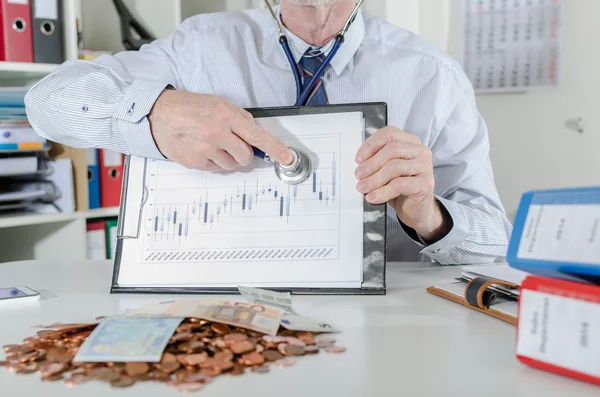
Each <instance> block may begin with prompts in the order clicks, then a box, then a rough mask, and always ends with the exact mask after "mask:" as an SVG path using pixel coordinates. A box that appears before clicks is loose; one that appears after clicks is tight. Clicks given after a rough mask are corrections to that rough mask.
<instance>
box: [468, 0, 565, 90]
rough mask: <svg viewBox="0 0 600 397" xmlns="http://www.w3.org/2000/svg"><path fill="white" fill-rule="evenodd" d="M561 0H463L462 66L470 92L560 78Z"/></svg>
mask: <svg viewBox="0 0 600 397" xmlns="http://www.w3.org/2000/svg"><path fill="white" fill-rule="evenodd" d="M563 7H564V4H563V0H463V16H464V27H463V28H464V29H463V40H462V41H463V42H462V48H463V55H462V57H463V58H462V66H463V69H464V70H465V72H466V73H467V75H468V77H469V79H470V80H471V82H472V84H473V86H474V88H475V91H476V92H503V91H523V90H527V89H530V88H534V87H544V86H558V85H559V84H560V61H561V59H560V58H561V45H562V44H561V42H562V35H563V33H562V30H563Z"/></svg>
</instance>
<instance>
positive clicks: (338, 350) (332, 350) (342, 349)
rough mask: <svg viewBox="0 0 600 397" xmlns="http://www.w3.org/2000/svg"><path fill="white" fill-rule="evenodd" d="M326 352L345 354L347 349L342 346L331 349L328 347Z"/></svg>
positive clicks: (331, 347)
mask: <svg viewBox="0 0 600 397" xmlns="http://www.w3.org/2000/svg"><path fill="white" fill-rule="evenodd" d="M325 351H326V352H327V353H343V352H345V351H346V348H345V347H342V346H330V347H326V348H325Z"/></svg>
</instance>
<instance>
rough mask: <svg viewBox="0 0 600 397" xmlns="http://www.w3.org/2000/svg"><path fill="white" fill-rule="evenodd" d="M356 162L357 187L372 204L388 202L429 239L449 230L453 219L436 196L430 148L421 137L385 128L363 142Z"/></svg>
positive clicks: (419, 233)
mask: <svg viewBox="0 0 600 397" xmlns="http://www.w3.org/2000/svg"><path fill="white" fill-rule="evenodd" d="M356 162H357V163H358V164H359V165H358V167H357V168H356V172H355V175H356V178H358V179H359V182H358V184H357V189H358V191H359V192H361V193H363V194H366V195H367V201H368V202H369V203H371V204H383V203H385V202H388V203H389V204H390V205H391V206H392V207H393V208H394V209H395V210H396V214H397V215H398V218H400V220H401V221H402V222H403V223H404V224H405V225H406V226H408V227H410V228H412V229H414V230H415V231H416V232H417V233H418V235H419V236H421V238H422V239H424V240H425V241H427V242H434V241H437V240H439V239H441V238H442V237H443V236H445V235H446V234H447V233H448V231H449V227H450V223H451V220H450V219H449V218H448V216H446V215H444V214H443V213H442V210H441V209H440V207H439V205H438V202H437V200H436V199H435V196H434V186H435V180H434V177H433V164H432V160H431V151H430V150H429V148H427V147H425V146H423V144H422V143H421V141H420V140H419V138H417V137H416V136H415V135H412V134H409V133H407V132H404V131H402V130H400V129H398V128H395V127H385V128H382V129H381V130H379V131H377V132H376V133H374V134H373V135H372V136H370V137H369V138H368V139H367V140H366V141H365V142H364V143H363V145H362V146H361V147H360V149H359V150H358V152H357V154H356Z"/></svg>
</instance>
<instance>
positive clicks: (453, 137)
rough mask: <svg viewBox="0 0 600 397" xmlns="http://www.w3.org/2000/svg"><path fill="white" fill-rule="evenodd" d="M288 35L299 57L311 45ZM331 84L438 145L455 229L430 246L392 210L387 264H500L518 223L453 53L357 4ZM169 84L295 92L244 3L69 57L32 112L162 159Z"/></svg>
mask: <svg viewBox="0 0 600 397" xmlns="http://www.w3.org/2000/svg"><path fill="white" fill-rule="evenodd" d="M277 12H278V13H279V10H278V9H277ZM285 33H286V34H287V36H288V39H289V41H290V46H291V48H292V51H293V54H294V57H295V59H296V62H298V61H299V60H300V57H301V56H302V54H304V52H305V51H306V50H307V49H308V48H309V44H307V43H306V42H304V41H303V40H302V39H300V38H299V37H297V36H296V35H294V34H293V33H292V32H290V31H286V32H285ZM332 44H333V43H329V44H327V45H326V46H324V47H323V51H324V52H325V53H328V51H329V50H330V49H331V46H332ZM323 83H324V85H325V88H326V91H327V96H328V98H329V102H330V103H331V104H340V103H356V102H379V101H382V102H386V103H387V104H388V123H389V124H390V125H393V126H396V127H398V128H400V129H402V130H404V131H407V132H409V133H412V134H415V135H417V136H418V137H419V138H420V139H421V141H422V142H423V144H424V145H426V146H427V147H429V148H430V149H431V150H432V152H433V166H434V176H435V194H436V197H437V198H438V199H439V201H440V203H441V204H442V205H443V207H444V208H445V209H446V210H447V212H448V213H449V215H450V216H451V218H452V228H451V231H450V232H449V233H448V234H447V235H446V236H445V237H444V238H442V239H441V240H439V241H437V242H435V243H433V244H430V245H426V244H424V243H423V241H422V240H421V239H420V238H419V236H417V235H416V234H415V233H414V231H413V230H411V229H409V228H407V227H405V226H404V225H403V224H401V223H400V222H399V221H398V218H397V217H396V215H395V214H394V212H393V210H392V209H390V211H389V214H388V215H389V222H388V240H387V246H388V252H387V257H388V260H390V261H433V262H437V263H439V264H444V265H448V264H468V263H490V262H499V261H503V260H504V256H505V253H506V248H507V242H508V240H509V237H510V233H511V230H512V226H511V224H510V222H509V221H508V219H507V217H506V215H505V212H504V209H503V207H502V204H501V202H500V199H499V196H498V193H497V190H496V187H495V183H494V176H493V171H492V166H491V162H490V157H489V141H488V132H487V128H486V125H485V123H484V121H483V120H482V118H481V116H480V115H479V113H478V110H477V107H476V103H475V97H474V92H473V89H472V86H471V84H470V82H469V80H468V79H467V77H466V75H465V73H464V72H463V71H462V70H461V68H460V66H459V65H458V64H457V62H456V61H454V60H453V59H451V58H450V57H449V56H447V55H446V54H444V53H443V52H441V51H439V50H438V49H436V48H434V47H433V46H432V45H431V44H429V43H428V42H426V41H425V40H424V39H422V38H421V37H419V36H417V35H415V34H413V33H411V32H409V31H407V30H404V29H402V28H399V27H397V26H394V25H391V24H389V23H386V22H385V21H383V20H381V19H378V18H375V17H373V16H371V15H369V14H367V13H366V12H364V11H361V12H359V13H358V15H357V17H356V19H355V21H354V23H353V24H352V25H351V27H350V29H349V31H348V32H347V34H346V37H345V42H344V44H343V45H342V46H341V47H340V50H339V51H338V53H337V55H336V56H335V58H334V59H333V61H332V63H331V67H330V68H328V70H327V72H326V73H325V75H324V76H323ZM168 84H171V85H173V86H174V87H175V88H177V89H181V90H188V91H193V92H199V93H206V94H214V95H218V96H221V97H224V98H227V99H228V100H230V101H232V102H233V103H235V104H237V105H238V106H241V107H270V106H288V105H293V103H294V102H295V98H296V90H295V83H294V78H293V74H292V71H291V69H290V66H289V64H288V61H287V59H286V57H285V55H284V53H283V51H282V49H281V47H280V44H279V35H278V32H277V30H276V28H275V24H274V22H273V20H272V18H271V16H270V14H269V12H268V11H266V10H247V11H244V12H238V13H229V12H223V13H215V14H202V15H197V16H194V17H191V18H189V19H187V20H185V21H184V22H183V23H182V24H181V25H180V27H179V28H178V29H177V31H176V32H174V33H173V34H172V35H170V36H169V37H166V38H162V39H159V40H156V41H155V42H154V43H152V44H150V45H146V46H144V47H143V48H142V49H141V50H140V51H126V52H121V53H118V54H115V55H103V56H101V57H99V58H98V59H96V60H95V61H82V60H72V61H67V62H66V63H64V64H63V65H61V66H60V67H59V68H58V70H56V71H55V72H54V73H52V74H50V75H48V76H46V77H45V78H44V79H42V80H40V81H39V82H38V83H37V84H36V85H35V86H34V87H32V88H31V90H30V91H29V92H28V94H27V96H26V108H27V114H28V116H29V120H30V122H31V124H32V126H33V127H34V128H35V129H36V131H37V132H38V133H39V134H40V135H41V136H43V137H45V138H47V139H49V140H53V141H56V142H61V143H64V144H67V145H70V146H74V147H80V148H91V147H96V148H105V149H109V150H114V151H119V152H122V153H125V154H131V155H134V156H141V157H147V158H156V159H163V158H164V157H163V156H162V154H161V153H160V151H159V150H158V149H157V147H156V144H155V143H154V141H153V138H152V135H151V133H150V125H149V121H148V118H147V115H148V114H149V112H150V110H151V108H152V106H153V104H154V102H155V101H156V98H157V97H158V96H159V95H160V93H161V92H162V91H163V90H164V88H165V87H166V86H167V85H168Z"/></svg>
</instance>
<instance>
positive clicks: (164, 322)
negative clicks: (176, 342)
mask: <svg viewBox="0 0 600 397" xmlns="http://www.w3.org/2000/svg"><path fill="white" fill-rule="evenodd" d="M182 321H183V318H182V317H179V318H176V317H174V318H127V317H106V318H105V319H103V320H102V322H100V324H98V326H97V327H96V328H95V329H94V331H93V332H92V333H91V334H90V335H89V336H88V337H87V339H86V341H85V342H84V343H83V344H82V345H81V347H80V348H79V349H78V351H77V354H76V355H75V358H74V360H73V361H75V362H159V361H160V359H161V357H162V354H163V351H164V349H165V347H166V346H167V344H168V343H169V340H170V339H171V337H172V336H173V334H174V333H175V331H176V330H177V327H178V326H179V324H180V323H181V322H182Z"/></svg>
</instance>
